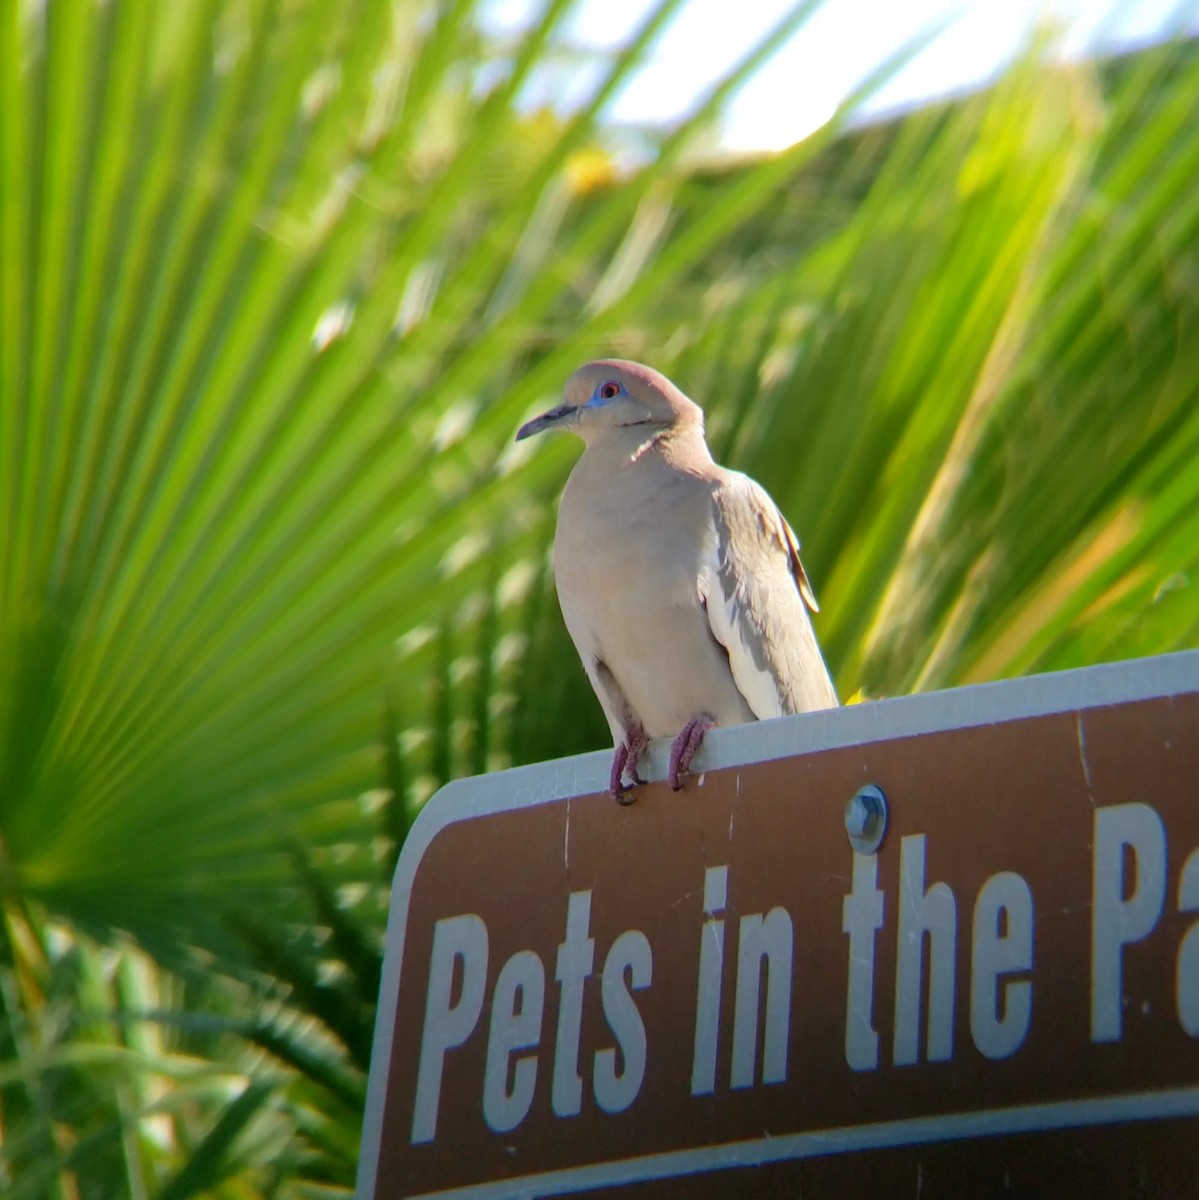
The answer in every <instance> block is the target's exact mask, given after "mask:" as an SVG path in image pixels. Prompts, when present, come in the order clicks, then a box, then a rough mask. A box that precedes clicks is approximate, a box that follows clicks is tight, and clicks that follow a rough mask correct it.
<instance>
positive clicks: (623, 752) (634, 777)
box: [608, 727, 649, 806]
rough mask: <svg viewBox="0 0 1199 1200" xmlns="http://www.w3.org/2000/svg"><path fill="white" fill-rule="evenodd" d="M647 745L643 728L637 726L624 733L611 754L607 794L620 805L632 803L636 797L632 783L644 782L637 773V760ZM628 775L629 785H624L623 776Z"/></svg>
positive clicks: (647, 741) (647, 740)
mask: <svg viewBox="0 0 1199 1200" xmlns="http://www.w3.org/2000/svg"><path fill="white" fill-rule="evenodd" d="M648 745H649V738H647V737H646V736H645V730H644V729H641V728H640V727H637V728H635V729H630V730H629V732H628V733H627V734H625V738H624V741H622V742H621V743H620V745H619V746H617V747H616V752H615V754H613V756H612V771H611V773H610V774H609V776H608V795H609V796H611V797H612V799H613V800H615V801H616V803H617V804H620V805H622V806H623V805H629V804H632V803H633V801H634V800H636V799H637V797H636V796H634V795H632V794H631V791H632V785H635V784H644V783H645V780H644V779H642V778H641V776H640V775H638V774H637V760H638V759H639V758H640V757H641V752H642V750H644V749H645V748H646V746H648ZM626 774H627V775H628V777H629V782H630V787H625V785H624V777H625V775H626Z"/></svg>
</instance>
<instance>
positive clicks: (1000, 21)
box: [492, 0, 1194, 151]
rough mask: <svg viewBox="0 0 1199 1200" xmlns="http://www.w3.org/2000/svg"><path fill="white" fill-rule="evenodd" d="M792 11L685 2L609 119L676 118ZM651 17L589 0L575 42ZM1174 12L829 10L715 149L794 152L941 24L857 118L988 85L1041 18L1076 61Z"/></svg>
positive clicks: (518, 14) (1131, 2) (779, 62)
mask: <svg viewBox="0 0 1199 1200" xmlns="http://www.w3.org/2000/svg"><path fill="white" fill-rule="evenodd" d="M791 2H792V0H689V3H688V4H687V5H686V6H685V7H684V9H683V11H682V13H681V14H680V16H679V17H678V18H677V19H676V20H675V22H674V24H673V25H672V26H671V27H670V28H669V29H667V30H666V31H665V33H664V34H663V35H662V37H661V38H660V39H659V41H658V43H657V45H656V47H655V49H654V51H653V53H652V55H651V60H650V62H649V63H648V64H647V65H646V67H645V68H644V69H643V70H642V71H641V73H640V75H639V76H638V77H637V78H636V79H634V80H633V81H632V82H631V83H630V84H629V86H628V87H627V88H626V89H625V91H624V92H623V93H622V94H621V95H620V97H619V98H618V99H617V100H616V101H615V102H614V104H613V106H612V108H611V109H610V110H609V116H610V117H611V118H612V119H613V120H616V121H620V122H627V121H632V122H638V123H640V122H645V121H654V122H659V121H663V122H664V121H669V120H670V119H671V118H672V117H675V116H678V115H680V114H681V113H683V112H684V111H686V109H687V108H688V107H689V106H690V105H691V104H692V103H693V102H694V100H695V99H696V97H697V96H699V95H700V94H702V92H703V91H704V89H705V88H706V87H707V86H709V85H710V84H711V83H712V82H713V81H714V80H715V79H716V78H718V77H719V76H720V74H721V73H722V72H723V71H725V70H727V69H728V68H729V67H730V66H732V65H733V64H734V63H735V62H736V61H737V59H738V58H739V57H740V56H742V55H744V53H745V52H746V51H747V50H748V49H749V48H750V47H751V46H752V45H753V44H754V43H755V41H757V40H758V39H759V38H761V37H762V36H763V34H765V32H766V31H767V30H768V29H769V28H770V26H771V25H772V24H773V23H775V22H776V21H778V20H779V19H780V17H781V16H782V15H783V14H784V13H785V12H786V11H787V9H788V8H789V7H790V5H791ZM539 7H540V5H539V4H538V3H536V0H493V6H492V20H493V21H494V23H495V26H496V27H497V28H500V29H504V28H508V29H511V28H513V27H516V26H519V24H520V23H521V22H522V21H524V20H527V18H528V13H529V12H530V11H531V10H536V9H537V8H539ZM651 7H652V0H585V3H583V4H582V6H581V8H580V10H579V12H578V14H577V16H576V18H575V20H574V21H573V24H572V26H571V34H572V36H573V38H574V39H577V40H578V41H579V42H581V43H582V44H584V45H590V46H611V45H614V44H619V43H620V42H622V41H623V40H624V39H626V38H627V37H628V36H629V34H630V32H631V31H632V30H633V29H635V28H636V27H637V25H638V23H639V21H640V19H641V18H642V16H643V15H644V14H645V13H646V11H647V10H648V9H650V8H651ZM1178 11H1181V9H1180V5H1179V3H1178V0H825V2H824V4H823V5H822V6H821V7H820V8H819V9H818V10H817V11H816V13H815V15H814V16H812V17H811V18H810V20H809V21H808V22H807V23H806V24H805V25H804V26H803V27H802V28H801V29H800V30H799V32H798V33H797V34H796V35H795V36H794V37H793V38H792V39H791V40H790V42H789V43H788V44H787V45H785V46H784V47H783V48H782V49H781V50H780V51H779V52H778V54H777V55H776V57H775V58H774V59H773V60H771V62H769V63H768V64H767V65H766V66H764V67H763V68H762V70H761V71H760V73H759V74H758V75H757V76H756V77H755V78H754V79H753V80H752V81H751V82H750V83H749V84H747V85H746V87H745V89H744V90H743V92H742V93H741V94H740V95H739V96H738V97H737V98H736V100H735V101H734V102H733V104H732V106H731V109H730V111H729V113H728V118H727V120H726V122H725V125H724V127H723V129H722V130H721V141H722V144H723V145H724V146H725V147H726V148H728V149H729V150H732V151H753V150H777V149H782V148H783V147H785V146H788V145H791V144H792V143H793V142H796V141H798V140H800V139H801V138H803V137H805V136H806V135H807V134H809V133H811V132H812V131H813V130H814V129H817V128H819V127H820V125H822V124H823V123H824V122H825V121H826V120H827V119H828V118H829V117H830V116H831V115H832V113H833V111H834V109H835V108H836V106H837V105H838V104H839V103H840V102H841V101H842V100H843V99H844V98H845V97H846V96H847V95H848V94H849V93H850V92H852V91H853V90H854V88H855V87H857V86H858V85H859V84H860V83H861V82H862V81H863V80H864V79H865V78H867V77H868V76H869V75H870V74H871V72H873V71H874V70H876V69H877V68H878V67H879V66H881V65H882V64H883V63H884V62H885V61H886V60H887V59H888V58H889V57H890V56H891V55H892V54H894V53H895V52H896V51H897V50H898V49H900V48H901V47H903V46H904V45H906V44H908V43H909V42H910V41H911V40H912V39H913V38H916V37H918V36H919V35H920V34H921V33H922V32H923V31H925V30H927V29H930V28H932V27H934V26H936V25H938V24H939V23H942V22H948V25H947V27H946V28H945V29H944V30H943V31H942V32H941V33H940V34H939V35H938V36H937V37H936V38H935V40H934V41H933V42H932V43H931V44H930V45H929V46H928V47H926V49H925V50H924V51H922V52H921V53H920V54H919V55H918V56H917V57H916V58H915V59H913V60H912V62H910V63H909V64H908V66H907V67H906V68H905V69H904V70H903V71H902V73H900V74H899V75H897V76H896V77H895V78H894V79H892V80H891V81H890V82H889V83H888V85H887V86H886V87H885V88H884V89H882V90H881V91H880V92H878V93H877V94H876V95H874V96H873V97H872V98H871V100H870V101H869V103H868V104H867V105H865V106H864V111H867V112H870V111H875V112H884V111H890V110H894V109H897V108H902V107H906V106H908V105H911V104H913V103H918V102H919V101H921V100H927V99H931V98H933V97H936V96H942V95H946V94H950V93H954V92H958V91H961V90H962V89H964V88H969V87H971V86H974V85H977V84H979V83H982V82H984V81H985V80H987V79H988V78H990V77H992V76H994V75H995V74H996V73H997V72H998V71H999V70H1000V69H1001V68H1002V67H1003V66H1004V64H1005V63H1006V62H1008V61H1009V60H1010V59H1011V58H1012V56H1013V55H1015V54H1016V53H1018V51H1019V50H1020V48H1021V47H1022V46H1023V45H1024V44H1025V42H1026V40H1027V38H1028V36H1029V34H1030V32H1031V31H1032V29H1033V28H1034V26H1035V25H1036V24H1037V22H1038V19H1042V18H1044V17H1046V16H1051V17H1053V18H1054V19H1055V20H1056V21H1059V22H1061V23H1062V24H1063V25H1064V28H1065V30H1066V33H1065V36H1064V41H1063V50H1064V52H1065V53H1067V54H1071V55H1079V54H1083V53H1086V52H1087V51H1089V50H1092V49H1094V48H1097V47H1098V48H1104V49H1110V48H1114V47H1116V46H1120V45H1125V44H1130V43H1137V42H1144V41H1147V40H1151V39H1153V38H1155V37H1159V36H1161V35H1162V33H1163V31H1164V30H1166V29H1169V28H1172V27H1173V22H1175V21H1176V20H1177V19H1178V18H1176V17H1175V16H1174V14H1175V13H1176V12H1178ZM730 14H733V15H732V16H730ZM1193 14H1194V6H1191V15H1192V17H1193Z"/></svg>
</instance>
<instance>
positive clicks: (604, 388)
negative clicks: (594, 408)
mask: <svg viewBox="0 0 1199 1200" xmlns="http://www.w3.org/2000/svg"><path fill="white" fill-rule="evenodd" d="M599 395H600V399H601V400H615V399H616V397H617V396H619V395H620V384H619V383H613V382H612V381H611V380H609V381H608V382H607V383H605V384H601V385H600V390H599Z"/></svg>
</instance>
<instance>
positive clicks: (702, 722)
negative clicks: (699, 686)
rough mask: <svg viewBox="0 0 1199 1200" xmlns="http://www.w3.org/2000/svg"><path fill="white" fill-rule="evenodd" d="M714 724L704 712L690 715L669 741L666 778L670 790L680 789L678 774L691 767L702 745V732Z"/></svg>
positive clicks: (684, 772)
mask: <svg viewBox="0 0 1199 1200" xmlns="http://www.w3.org/2000/svg"><path fill="white" fill-rule="evenodd" d="M715 724H716V722H715V721H714V720H713V719H712V718H711V717H709V716H708V715H707V714H706V713H701V714H700V715H699V716H698V717H692V718H691V720H690V721H688V722H687V724H686V725H684V726H683V730H682V732H681V733H680V734H679V736H678V737H676V738H675V739H674V741H673V742H672V743H671V746H670V767H669V769H668V771H667V774H666V780H667V782H668V783H669V784H670V790H671V791H672V792H677V791H680V790H682V787H683V785H682V784H681V783H680V782H679V776H680V775H685V774H686V773H687V771H689V770H690V769H691V760H692V759H693V758H694V757H695V753H696V751H697V750H698V749H699V748H700V746H701V745H703V740H704V734H705V733H707V732H708V730H709V729H711V728H712V727H713V726H714V725H715Z"/></svg>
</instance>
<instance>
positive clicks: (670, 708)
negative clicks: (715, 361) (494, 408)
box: [516, 359, 837, 803]
mask: <svg viewBox="0 0 1199 1200" xmlns="http://www.w3.org/2000/svg"><path fill="white" fill-rule="evenodd" d="M564 401H565V402H564V403H563V404H561V405H559V406H558V407H557V408H552V409H550V410H549V411H548V412H545V413H542V415H541V416H539V417H536V418H534V419H533V420H532V421H529V422H528V423H527V424H525V425H523V426H522V427H521V428H520V430H519V432H518V433H517V435H516V440H517V441H520V440H521V439H523V438H527V437H531V436H532V435H533V434H535V433H540V432H541V431H542V430H545V429H565V430H569V431H570V432H571V433H575V434H578V436H579V437H581V438H582V439H583V442H584V443H585V445H584V450H583V454H582V457H581V458H580V459H579V461H578V462H577V463H576V464H575V467H574V469H573V470H572V471H571V474H570V478H569V480H568V481H567V484H566V489H565V491H564V492H563V493H562V501H561V505H560V507H559V509H558V529H557V534H556V536H555V538H554V576H555V579H556V582H557V586H558V599H559V601H560V603H561V605H562V615H563V617H564V618H565V621H566V627H567V629H568V630H569V631H570V636H571V638H572V639H573V640H574V644H575V646H576V648H577V649H578V651H579V656H580V657H581V658H582V660H583V666H584V668H585V670H586V672H587V675H588V677H589V678H590V680H591V685H592V687H594V689H595V694H596V695H597V696H598V697H599V701H600V704H601V705H603V709H604V714H605V715H606V716H607V718H608V724H609V725H610V726H611V729H612V737H613V739H614V740H615V742H616V754H615V757H614V758H613V761H612V774H611V779H610V785H609V788H610V791H611V793H612V795H613V797H614V798H615V799H617V800H618V801H622V802H626V803H627V802H628V801H627V793H626V790H625V787H624V778H625V775H626V773H627V774H628V776H629V778H630V779H631V780H632V782H634V783H641V782H643V781H642V780H641V779H640V778H639V777H638V775H637V760H638V758H639V757H640V754H641V752H642V750H644V748H645V746H646V744H647V742H648V740H649V739H650V738H658V737H672V738H674V743H673V745H672V746H671V752H670V766H669V781H670V786H671V787H672V788H675V789H676V790H677V789H678V787H679V786H680V785H679V775H680V774H681V773H682V772H685V771H686V770H687V769H688V768H689V766H690V764H691V759H692V757H693V756H694V754H695V752H696V750H698V748H699V746H700V743H701V742H702V741H703V737H704V734H705V732H706V731H707V730H708V729H710V728H711V727H712V726H714V725H737V724H741V723H742V722H745V721H753V720H756V719H763V718H767V717H779V716H783V715H785V714H789V713H799V712H808V711H811V710H813V709H819V708H833V707H835V706H836V704H837V693H836V691H835V690H834V688H833V681H832V679H831V678H830V677H829V673H828V668H827V667H826V666H825V663H824V658H823V656H822V655H821V653H820V647H819V646H818V645H817V642H816V635H815V632H814V631H813V629H812V621H811V618H810V617H809V615H808V611H807V610H808V609H809V608H810V609H812V610H813V611H815V610H816V599H815V596H814V595H813V593H812V586H811V584H810V583H809V582H808V577H807V575H806V574H805V572H804V569H803V565H802V564H801V563H800V561H799V542H798V541H797V540H796V537H795V534H794V533H793V532H792V530H791V527H790V526H789V525H788V524H787V522H786V520H785V519H784V517H783V515H782V513H780V512H779V510H778V507H777V506H776V505H775V503H774V501H773V500H771V499H770V497H769V496H768V495H767V494H766V492H765V490H764V489H763V488H761V487H760V486H759V485H758V484H756V483H755V482H754V481H753V480H752V479H750V478H748V477H747V476H745V475H742V474H741V473H740V472H737V471H728V470H725V469H724V468H723V467H720V466H718V465H717V464H716V463H715V462H713V461H712V455H711V453H710V452H709V450H708V446H707V443H706V442H705V441H704V423H703V412H702V411H701V410H700V408H699V407H698V406H697V405H695V404H693V403H692V402H691V401H690V400H689V399H688V398H687V397H686V396H685V395H683V393H682V392H681V391H680V390H679V389H678V388H677V387H676V386H675V385H674V384H673V383H671V382H670V380H669V379H667V378H666V377H665V376H663V375H660V374H659V373H658V372H657V371H654V370H651V369H650V368H649V367H645V366H642V365H641V364H640V363H634V362H625V361H623V360H621V359H601V360H599V361H597V362H591V363H588V364H587V365H586V366H584V367H580V368H579V369H578V370H577V371H576V372H575V373H574V374H573V375H572V376H571V377H570V378H569V379H568V380H567V382H566V388H565V394H564Z"/></svg>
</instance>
